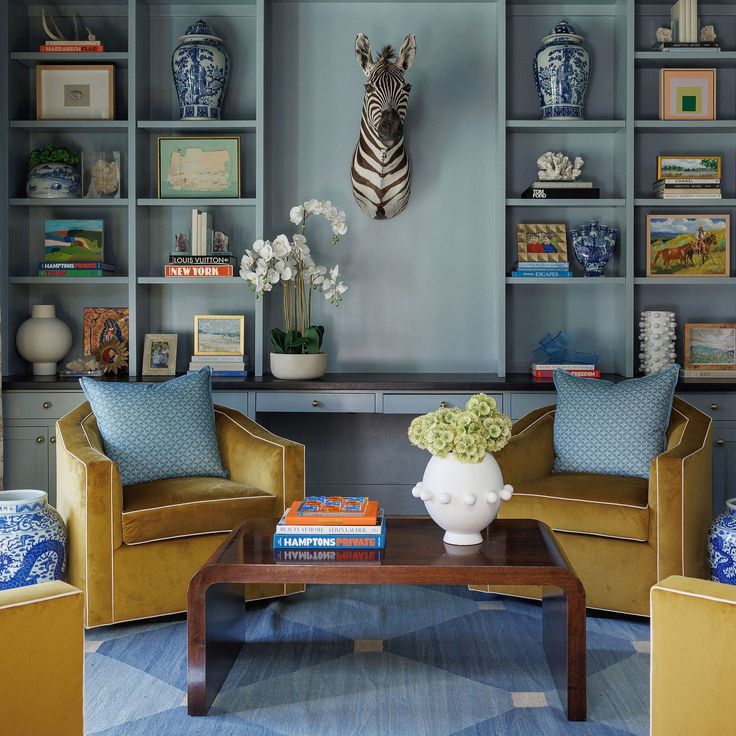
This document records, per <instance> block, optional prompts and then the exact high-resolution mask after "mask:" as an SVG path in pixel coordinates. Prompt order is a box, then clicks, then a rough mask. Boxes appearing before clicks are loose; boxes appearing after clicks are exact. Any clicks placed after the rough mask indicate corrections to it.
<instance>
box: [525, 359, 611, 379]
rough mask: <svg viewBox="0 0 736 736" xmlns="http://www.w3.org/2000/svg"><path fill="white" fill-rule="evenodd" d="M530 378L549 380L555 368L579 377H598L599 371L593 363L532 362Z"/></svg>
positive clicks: (599, 375) (552, 376)
mask: <svg viewBox="0 0 736 736" xmlns="http://www.w3.org/2000/svg"><path fill="white" fill-rule="evenodd" d="M530 368H531V374H532V378H533V379H534V380H535V381H551V380H552V379H553V378H554V372H555V371H556V370H563V371H565V372H566V373H570V374H572V375H573V376H580V377H581V378H600V377H601V372H600V371H599V370H598V369H597V368H596V367H595V363H532V364H531V366H530Z"/></svg>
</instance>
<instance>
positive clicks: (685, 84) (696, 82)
mask: <svg viewBox="0 0 736 736" xmlns="http://www.w3.org/2000/svg"><path fill="white" fill-rule="evenodd" d="M659 119H660V120H715V119H716V70H715V69H660V70H659Z"/></svg>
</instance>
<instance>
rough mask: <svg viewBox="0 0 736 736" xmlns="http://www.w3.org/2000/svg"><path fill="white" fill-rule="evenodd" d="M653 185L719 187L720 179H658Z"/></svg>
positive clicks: (666, 186)
mask: <svg viewBox="0 0 736 736" xmlns="http://www.w3.org/2000/svg"><path fill="white" fill-rule="evenodd" d="M654 186H655V187H657V188H659V189H661V188H662V187H665V188H669V187H673V188H675V189H691V188H693V187H697V188H698V189H720V187H721V180H720V179H659V181H656V182H654Z"/></svg>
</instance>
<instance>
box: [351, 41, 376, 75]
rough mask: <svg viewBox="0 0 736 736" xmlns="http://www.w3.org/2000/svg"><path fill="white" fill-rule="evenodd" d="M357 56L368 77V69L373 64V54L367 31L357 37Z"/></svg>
mask: <svg viewBox="0 0 736 736" xmlns="http://www.w3.org/2000/svg"><path fill="white" fill-rule="evenodd" d="M355 58H356V59H357V60H358V64H360V68H361V69H362V70H363V73H364V74H365V75H366V77H367V76H368V69H369V67H371V66H372V65H373V55H372V54H371V42H370V41H369V40H368V36H366V35H365V33H359V34H358V35H357V37H356V39H355Z"/></svg>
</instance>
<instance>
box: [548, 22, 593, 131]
mask: <svg viewBox="0 0 736 736" xmlns="http://www.w3.org/2000/svg"><path fill="white" fill-rule="evenodd" d="M582 41H583V37H582V36H578V35H577V34H576V33H575V29H574V28H573V27H572V26H571V25H570V24H569V23H568V22H567V21H566V20H561V21H560V22H559V23H558V24H557V25H556V26H555V28H554V30H553V31H552V33H550V34H549V36H545V37H544V38H543V39H542V46H541V47H540V49H539V51H537V54H536V56H535V57H534V80H535V82H536V84H537V94H538V95H539V104H540V105H541V106H542V117H543V118H582V117H583V101H584V99H585V91H586V90H587V89H588V78H589V76H590V54H588V51H587V50H586V49H585V47H584V46H581V42H582Z"/></svg>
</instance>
